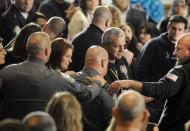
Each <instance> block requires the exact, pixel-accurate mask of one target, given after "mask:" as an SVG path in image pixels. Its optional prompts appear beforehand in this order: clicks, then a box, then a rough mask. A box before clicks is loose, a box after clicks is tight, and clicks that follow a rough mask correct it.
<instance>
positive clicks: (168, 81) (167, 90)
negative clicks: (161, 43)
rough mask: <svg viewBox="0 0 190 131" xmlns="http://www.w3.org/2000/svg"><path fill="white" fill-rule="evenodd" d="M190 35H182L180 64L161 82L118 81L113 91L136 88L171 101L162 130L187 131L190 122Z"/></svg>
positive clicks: (178, 61) (179, 40)
mask: <svg viewBox="0 0 190 131" xmlns="http://www.w3.org/2000/svg"><path fill="white" fill-rule="evenodd" d="M189 41H190V34H185V35H182V36H181V37H180V38H179V39H178V41H177V44H176V46H175V51H174V55H175V56H176V57H177V65H178V66H176V67H174V68H172V69H171V70H170V71H169V72H168V73H167V74H166V75H165V76H164V77H163V78H162V79H160V80H159V81H158V82H138V81H133V80H123V81H116V82H115V83H113V84H112V89H116V88H119V87H125V88H132V89H135V90H138V91H140V92H141V93H142V94H143V95H146V96H151V97H155V98H157V99H161V100H165V99H167V101H166V103H165V106H164V110H163V113H162V115H161V118H160V121H159V129H160V131H184V124H185V123H186V122H187V121H188V120H189V119H190V114H189V112H190V106H189V104H188V103H190V99H189V98H190V88H189V87H190V76H189V74H190V42H189Z"/></svg>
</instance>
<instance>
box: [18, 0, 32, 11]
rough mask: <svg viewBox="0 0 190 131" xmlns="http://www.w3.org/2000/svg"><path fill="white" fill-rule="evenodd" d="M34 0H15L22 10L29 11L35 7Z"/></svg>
mask: <svg viewBox="0 0 190 131" xmlns="http://www.w3.org/2000/svg"><path fill="white" fill-rule="evenodd" d="M33 3H34V0H15V4H16V6H17V7H18V8H20V10H21V11H22V12H29V11H30V10H31V9H32V7H33Z"/></svg>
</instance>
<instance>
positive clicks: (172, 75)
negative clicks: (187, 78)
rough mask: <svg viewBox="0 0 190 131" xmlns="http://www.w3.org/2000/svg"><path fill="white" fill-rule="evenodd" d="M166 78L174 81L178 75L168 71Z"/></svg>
mask: <svg viewBox="0 0 190 131" xmlns="http://www.w3.org/2000/svg"><path fill="white" fill-rule="evenodd" d="M166 78H168V79H170V80H172V81H174V82H176V80H177V79H178V76H177V75H175V74H172V73H168V74H167V75H166Z"/></svg>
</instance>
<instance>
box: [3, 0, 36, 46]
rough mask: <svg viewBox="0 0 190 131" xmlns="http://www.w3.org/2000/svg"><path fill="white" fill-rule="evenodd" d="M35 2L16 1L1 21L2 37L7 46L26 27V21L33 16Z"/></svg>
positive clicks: (30, 0)
mask: <svg viewBox="0 0 190 131" xmlns="http://www.w3.org/2000/svg"><path fill="white" fill-rule="evenodd" d="M33 2H34V0H15V3H13V4H11V6H10V7H9V8H8V10H7V11H6V12H5V14H4V15H3V16H2V18H1V20H0V29H1V31H0V37H2V38H3V39H4V42H3V45H4V46H5V45H6V44H8V42H10V41H11V40H12V39H13V38H14V36H15V35H18V34H19V32H20V30H21V28H22V27H23V26H24V25H25V22H26V19H27V18H28V17H30V16H31V15H33V11H32V7H33Z"/></svg>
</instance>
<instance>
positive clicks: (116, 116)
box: [112, 107, 118, 119]
mask: <svg viewBox="0 0 190 131" xmlns="http://www.w3.org/2000/svg"><path fill="white" fill-rule="evenodd" d="M112 116H113V117H115V119H117V118H118V110H117V108H116V107H113V108H112Z"/></svg>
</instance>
